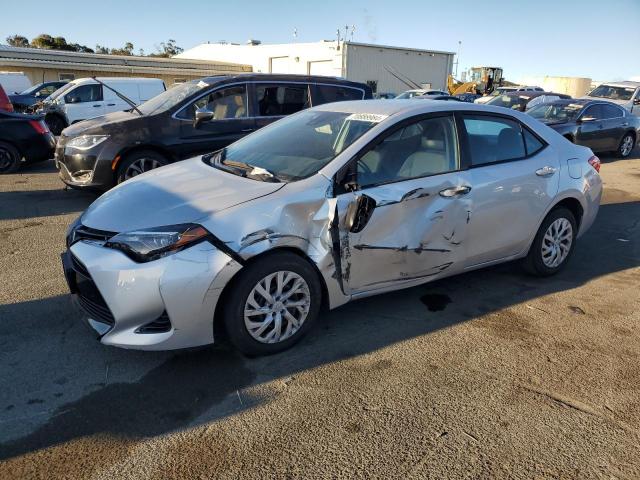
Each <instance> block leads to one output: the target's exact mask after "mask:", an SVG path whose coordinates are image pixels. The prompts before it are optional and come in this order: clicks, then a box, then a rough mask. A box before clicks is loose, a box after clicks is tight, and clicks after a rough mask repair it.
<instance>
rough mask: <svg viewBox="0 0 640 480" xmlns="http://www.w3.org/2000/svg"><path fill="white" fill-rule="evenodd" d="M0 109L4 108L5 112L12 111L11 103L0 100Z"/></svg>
mask: <svg viewBox="0 0 640 480" xmlns="http://www.w3.org/2000/svg"><path fill="white" fill-rule="evenodd" d="M0 110H4V111H5V112H13V104H12V103H11V102H9V101H7V102H2V101H0Z"/></svg>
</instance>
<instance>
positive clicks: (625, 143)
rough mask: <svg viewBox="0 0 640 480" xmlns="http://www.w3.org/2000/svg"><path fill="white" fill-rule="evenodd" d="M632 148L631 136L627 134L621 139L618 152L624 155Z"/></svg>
mask: <svg viewBox="0 0 640 480" xmlns="http://www.w3.org/2000/svg"><path fill="white" fill-rule="evenodd" d="M631 150H633V137H632V136H631V135H627V136H626V137H624V138H623V139H622V145H621V146H620V153H621V154H622V156H623V157H626V156H627V155H629V154H630V153H631Z"/></svg>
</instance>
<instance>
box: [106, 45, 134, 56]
mask: <svg viewBox="0 0 640 480" xmlns="http://www.w3.org/2000/svg"><path fill="white" fill-rule="evenodd" d="M133 48H134V47H133V43H131V42H127V43H125V44H124V47H122V48H112V49H111V52H110V53H111V55H133Z"/></svg>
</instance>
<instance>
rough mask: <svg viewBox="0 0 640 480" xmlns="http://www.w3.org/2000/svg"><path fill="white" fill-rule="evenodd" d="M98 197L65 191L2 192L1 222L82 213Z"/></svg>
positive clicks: (87, 193)
mask: <svg viewBox="0 0 640 480" xmlns="http://www.w3.org/2000/svg"><path fill="white" fill-rule="evenodd" d="M97 197H98V194H97V193H93V192H84V191H71V190H64V189H63V187H60V188H59V189H54V190H24V191H22V190H18V191H10V192H0V205H2V208H1V209H0V220H19V219H27V218H34V217H51V216H55V215H65V214H67V213H74V212H82V211H84V210H85V209H86V208H87V207H88V206H89V205H90V204H91V202H93V201H94V200H95V199H96V198H97Z"/></svg>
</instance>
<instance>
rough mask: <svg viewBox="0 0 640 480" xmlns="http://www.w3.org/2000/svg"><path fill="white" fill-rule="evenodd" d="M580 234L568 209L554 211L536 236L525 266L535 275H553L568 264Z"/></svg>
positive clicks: (562, 208)
mask: <svg viewBox="0 0 640 480" xmlns="http://www.w3.org/2000/svg"><path fill="white" fill-rule="evenodd" d="M577 233H578V228H577V223H576V218H575V217H574V215H573V213H571V211H570V210H569V209H567V208H564V207H559V208H556V209H554V210H552V211H551V212H550V213H549V215H547V217H546V218H545V219H544V221H543V222H542V225H540V229H539V230H538V233H537V234H536V237H535V239H534V240H533V244H532V245H531V249H530V250H529V254H528V255H527V257H526V259H525V261H524V266H525V268H526V269H527V271H528V272H529V273H531V274H533V275H538V276H541V277H546V276H549V275H553V274H555V273H557V272H559V271H560V270H562V268H564V266H565V265H566V264H567V262H568V260H569V258H570V257H571V254H572V253H573V249H574V246H575V243H576V235H577Z"/></svg>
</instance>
